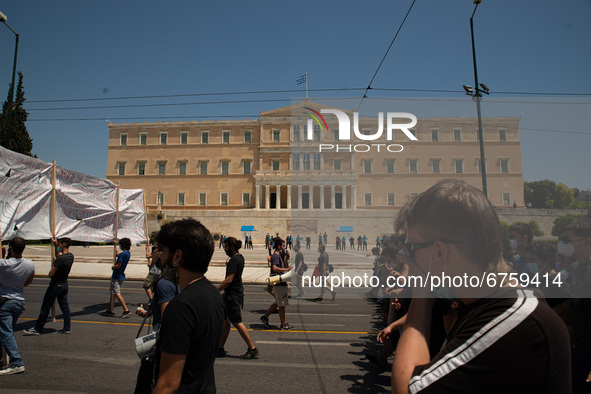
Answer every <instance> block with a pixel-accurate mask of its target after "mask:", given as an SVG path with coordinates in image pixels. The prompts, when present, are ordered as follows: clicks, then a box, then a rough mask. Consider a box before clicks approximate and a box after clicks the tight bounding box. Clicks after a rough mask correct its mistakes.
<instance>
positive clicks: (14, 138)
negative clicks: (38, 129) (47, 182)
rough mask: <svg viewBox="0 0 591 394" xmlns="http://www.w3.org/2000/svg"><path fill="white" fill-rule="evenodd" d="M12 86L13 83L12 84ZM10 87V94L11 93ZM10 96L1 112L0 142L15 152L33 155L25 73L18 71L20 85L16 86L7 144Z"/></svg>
mask: <svg viewBox="0 0 591 394" xmlns="http://www.w3.org/2000/svg"><path fill="white" fill-rule="evenodd" d="M10 87H12V84H11V86H10ZM10 90H11V89H10V88H9V89H8V92H9V93H8V94H9V95H10ZM9 99H10V98H8V99H7V100H6V101H5V102H4V105H3V106H2V114H0V138H1V141H0V143H1V144H2V146H4V147H5V148H8V149H10V150H12V151H14V152H17V153H22V154H25V155H28V156H32V154H31V151H32V150H33V140H32V139H31V137H29V132H28V131H27V126H26V124H25V123H26V122H27V118H28V116H29V113H28V112H27V111H26V110H25V108H24V107H23V104H24V103H25V100H26V99H25V89H24V88H23V73H21V72H20V71H19V73H18V85H17V88H16V97H15V99H14V103H13V104H12V114H11V119H10V141H9V142H8V146H7V144H6V133H7V131H8V112H9V101H10V100H9Z"/></svg>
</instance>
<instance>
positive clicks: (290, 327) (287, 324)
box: [281, 323, 293, 330]
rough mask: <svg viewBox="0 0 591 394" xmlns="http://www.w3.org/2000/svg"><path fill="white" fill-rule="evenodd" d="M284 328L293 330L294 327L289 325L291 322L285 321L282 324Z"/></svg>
mask: <svg viewBox="0 0 591 394" xmlns="http://www.w3.org/2000/svg"><path fill="white" fill-rule="evenodd" d="M281 329H282V330H293V327H292V326H290V325H289V323H285V324H282V325H281Z"/></svg>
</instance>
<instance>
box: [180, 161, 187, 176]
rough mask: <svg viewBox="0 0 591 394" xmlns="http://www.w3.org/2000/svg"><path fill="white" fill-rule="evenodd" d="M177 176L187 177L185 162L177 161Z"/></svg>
mask: <svg viewBox="0 0 591 394" xmlns="http://www.w3.org/2000/svg"><path fill="white" fill-rule="evenodd" d="M179 175H187V162H186V161H179Z"/></svg>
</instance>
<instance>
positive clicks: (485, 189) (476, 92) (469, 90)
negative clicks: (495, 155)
mask: <svg viewBox="0 0 591 394" xmlns="http://www.w3.org/2000/svg"><path fill="white" fill-rule="evenodd" d="M481 1H482V0H474V4H476V6H475V7H474V12H472V16H471V17H470V33H471V35H472V61H473V63H474V89H472V88H471V87H470V86H467V85H464V89H465V90H466V93H467V94H469V95H471V96H472V97H474V99H475V100H476V112H477V114H478V139H479V140H480V172H481V173H482V192H483V193H484V195H485V196H487V197H488V186H487V184H486V159H485V157H484V132H483V131H482V115H481V113H480V101H481V100H482V93H485V94H488V88H487V87H486V85H484V84H480V85H479V84H478V69H477V67H476V46H475V44H474V22H473V19H474V14H475V13H476V9H477V8H478V4H480V2H481ZM481 87H482V89H480V88H481Z"/></svg>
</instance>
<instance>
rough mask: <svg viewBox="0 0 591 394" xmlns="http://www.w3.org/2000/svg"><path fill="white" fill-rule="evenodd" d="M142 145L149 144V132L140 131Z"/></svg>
mask: <svg viewBox="0 0 591 394" xmlns="http://www.w3.org/2000/svg"><path fill="white" fill-rule="evenodd" d="M140 145H144V146H146V145H148V133H140Z"/></svg>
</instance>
